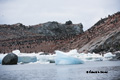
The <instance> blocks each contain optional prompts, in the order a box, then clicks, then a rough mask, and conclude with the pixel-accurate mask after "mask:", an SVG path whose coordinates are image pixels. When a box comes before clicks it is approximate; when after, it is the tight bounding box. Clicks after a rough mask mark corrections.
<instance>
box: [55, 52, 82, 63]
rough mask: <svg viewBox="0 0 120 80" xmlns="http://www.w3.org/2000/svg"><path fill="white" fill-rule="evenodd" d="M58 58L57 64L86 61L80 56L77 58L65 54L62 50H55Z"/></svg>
mask: <svg viewBox="0 0 120 80" xmlns="http://www.w3.org/2000/svg"><path fill="white" fill-rule="evenodd" d="M55 53H56V58H55V64H56V65H59V64H83V63H84V61H82V60H80V59H79V58H75V57H72V56H68V55H65V54H64V52H61V51H55Z"/></svg>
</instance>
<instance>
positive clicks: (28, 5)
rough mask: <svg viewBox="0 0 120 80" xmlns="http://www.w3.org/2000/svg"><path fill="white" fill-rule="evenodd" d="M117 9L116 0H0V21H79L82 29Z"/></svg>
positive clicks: (119, 9) (4, 22)
mask: <svg viewBox="0 0 120 80" xmlns="http://www.w3.org/2000/svg"><path fill="white" fill-rule="evenodd" d="M118 11H120V0H0V24H15V23H23V24H25V25H35V24H39V23H45V22H48V21H57V22H60V23H65V22H66V21H67V20H71V21H72V22H73V23H75V24H76V23H82V24H83V26H84V30H86V29H88V28H90V27H91V26H92V25H94V24H95V23H96V22H97V21H98V20H100V19H101V18H104V17H107V16H108V14H110V15H111V14H113V13H116V12H118Z"/></svg>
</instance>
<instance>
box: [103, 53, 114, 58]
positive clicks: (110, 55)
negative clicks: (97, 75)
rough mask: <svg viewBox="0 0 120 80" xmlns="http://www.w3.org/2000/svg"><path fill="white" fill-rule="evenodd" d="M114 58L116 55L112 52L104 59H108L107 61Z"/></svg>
mask: <svg viewBox="0 0 120 80" xmlns="http://www.w3.org/2000/svg"><path fill="white" fill-rule="evenodd" d="M114 56H115V55H113V54H112V53H111V52H109V53H106V54H104V58H106V59H107V60H110V59H112V58H113V57H114Z"/></svg>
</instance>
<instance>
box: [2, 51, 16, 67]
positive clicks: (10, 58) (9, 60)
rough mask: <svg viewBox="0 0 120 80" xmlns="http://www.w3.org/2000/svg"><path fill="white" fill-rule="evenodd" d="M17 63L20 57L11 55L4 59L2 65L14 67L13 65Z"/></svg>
mask: <svg viewBox="0 0 120 80" xmlns="http://www.w3.org/2000/svg"><path fill="white" fill-rule="evenodd" d="M17 62H18V56H17V55H16V54H13V53H9V54H7V55H6V56H5V57H4V58H3V60H2V65H13V64H17Z"/></svg>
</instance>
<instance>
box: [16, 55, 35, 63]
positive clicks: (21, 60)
mask: <svg viewBox="0 0 120 80" xmlns="http://www.w3.org/2000/svg"><path fill="white" fill-rule="evenodd" d="M36 61H37V58H36V56H18V62H19V63H29V62H36Z"/></svg>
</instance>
